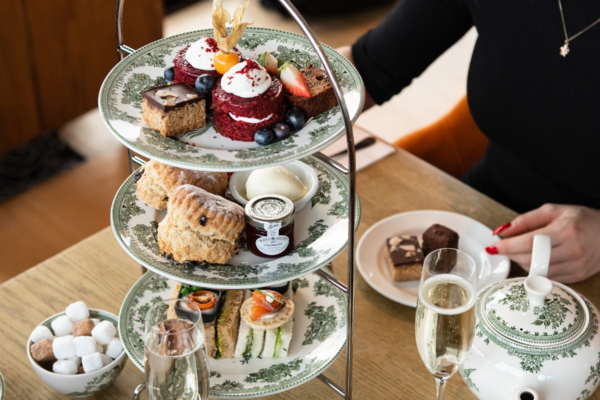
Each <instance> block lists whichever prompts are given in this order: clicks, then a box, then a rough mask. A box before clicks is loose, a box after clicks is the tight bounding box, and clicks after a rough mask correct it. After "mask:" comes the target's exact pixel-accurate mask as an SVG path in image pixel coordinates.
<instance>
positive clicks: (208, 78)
mask: <svg viewBox="0 0 600 400" xmlns="http://www.w3.org/2000/svg"><path fill="white" fill-rule="evenodd" d="M213 86H215V78H214V77H213V76H212V75H209V74H204V75H200V76H199V77H198V78H196V91H197V92H198V93H202V94H209V93H210V91H211V89H212V88H213Z"/></svg>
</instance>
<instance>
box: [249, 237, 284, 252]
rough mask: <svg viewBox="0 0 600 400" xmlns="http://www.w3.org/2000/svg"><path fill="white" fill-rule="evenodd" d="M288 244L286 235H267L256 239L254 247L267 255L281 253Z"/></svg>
mask: <svg viewBox="0 0 600 400" xmlns="http://www.w3.org/2000/svg"><path fill="white" fill-rule="evenodd" d="M288 244H290V238H289V237H287V236H279V235H278V236H267V237H261V238H258V239H257V240H256V248H257V249H258V250H260V252H261V253H263V254H266V255H268V256H274V255H276V254H280V253H283V251H284V250H285V249H287V247H288Z"/></svg>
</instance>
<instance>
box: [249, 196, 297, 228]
mask: <svg viewBox="0 0 600 400" xmlns="http://www.w3.org/2000/svg"><path fill="white" fill-rule="evenodd" d="M245 211H246V221H247V222H248V223H249V224H250V225H252V226H255V227H257V228H263V229H264V224H266V223H277V222H280V223H281V226H282V227H284V226H286V225H289V224H290V223H291V222H292V221H293V220H294V203H292V201H291V200H290V199H288V198H287V197H284V196H279V195H276V194H267V195H264V196H258V197H255V198H253V199H252V200H250V201H249V202H248V203H247V204H246V209H245Z"/></svg>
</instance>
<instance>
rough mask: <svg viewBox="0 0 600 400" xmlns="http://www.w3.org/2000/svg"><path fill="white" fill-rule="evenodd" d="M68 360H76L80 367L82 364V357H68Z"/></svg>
mask: <svg viewBox="0 0 600 400" xmlns="http://www.w3.org/2000/svg"><path fill="white" fill-rule="evenodd" d="M75 351H77V349H75ZM67 360H71V361H75V365H77V366H78V367H79V366H80V365H81V357H77V356H75V357H70V358H67Z"/></svg>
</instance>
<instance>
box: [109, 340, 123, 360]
mask: <svg viewBox="0 0 600 400" xmlns="http://www.w3.org/2000/svg"><path fill="white" fill-rule="evenodd" d="M122 351H123V343H121V339H119V338H114V339H113V340H111V341H110V343H109V344H108V346H107V347H106V355H107V356H109V357H110V358H117V357H119V356H120V355H121V352H122Z"/></svg>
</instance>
